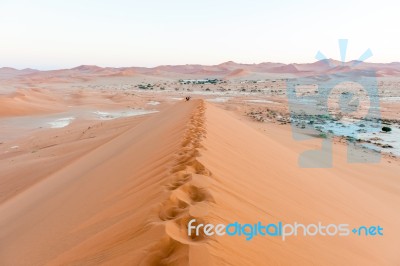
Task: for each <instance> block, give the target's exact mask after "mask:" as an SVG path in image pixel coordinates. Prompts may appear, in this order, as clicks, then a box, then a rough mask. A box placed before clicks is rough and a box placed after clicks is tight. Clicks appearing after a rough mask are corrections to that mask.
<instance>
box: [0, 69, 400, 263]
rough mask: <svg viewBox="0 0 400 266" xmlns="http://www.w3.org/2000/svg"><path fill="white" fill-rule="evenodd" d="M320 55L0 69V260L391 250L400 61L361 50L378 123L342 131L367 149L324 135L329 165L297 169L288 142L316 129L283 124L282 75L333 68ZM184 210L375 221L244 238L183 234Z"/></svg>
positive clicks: (231, 216)
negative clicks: (305, 59)
mask: <svg viewBox="0 0 400 266" xmlns="http://www.w3.org/2000/svg"><path fill="white" fill-rule="evenodd" d="M348 65H350V63H349V64H348ZM324 66H325V64H323V63H321V62H316V63H313V64H291V65H284V64H279V63H262V64H257V65H245V64H236V63H234V62H226V63H223V64H220V65H217V66H200V65H187V66H161V67H156V68H152V69H146V68H120V69H118V68H100V67H96V66H81V67H77V68H73V69H67V70H55V71H36V70H30V69H28V70H15V69H9V68H7V69H4V68H3V69H0V171H1V174H0V265H5V266H9V265H10V266H15V265H17V266H18V265H398V264H399V263H400V254H399V252H398V247H399V246H400V241H399V239H400V229H399V228H398V225H399V224H400V207H399V206H400V179H399V174H398V173H399V172H400V160H399V156H398V151H399V147H400V146H398V144H399V143H398V140H396V136H398V129H399V128H400V122H399V121H398V114H399V110H400V107H399V104H398V99H399V97H400V94H399V90H398V87H399V85H400V82H399V79H398V77H396V75H397V73H398V71H400V68H399V64H397V63H393V64H382V65H379V64H371V65H369V66H367V67H375V69H376V72H377V73H378V74H379V78H380V79H379V80H378V82H377V86H378V89H379V97H380V99H381V110H380V111H381V115H382V120H381V122H382V123H384V125H388V126H390V127H391V128H393V132H392V133H390V134H389V133H388V134H386V133H382V132H380V133H377V134H376V135H373V136H368V137H366V138H364V139H359V140H357V141H355V142H354V143H353V144H354V145H358V146H360V147H362V145H364V144H371V145H377V146H376V147H380V148H382V151H383V156H382V158H381V160H380V162H379V163H372V164H368V163H367V164H366V163H362V164H361V163H359V164H354V163H348V162H347V146H348V145H349V144H347V142H346V140H345V138H344V137H343V136H337V135H334V136H329V137H332V141H333V142H334V145H333V156H332V158H333V167H331V168H325V169H324V168H316V169H307V168H302V167H300V166H299V163H298V160H299V154H300V153H301V152H303V151H305V150H309V149H318V148H319V147H320V146H321V143H322V140H323V139H322V138H321V137H318V136H317V137H314V138H312V139H310V140H307V141H296V140H294V138H293V134H292V128H291V126H292V125H294V122H293V121H291V120H290V116H289V112H288V100H287V95H286V93H285V86H286V82H288V79H289V78H292V77H302V76H305V75H315V76H316V77H317V76H318V75H324V77H330V78H332V77H333V76H330V75H334V73H336V72H334V73H333V74H332V73H328V72H324V71H325V68H324ZM355 70H357V71H358V72H357V71H356V73H358V74H359V73H363V72H362V71H363V70H364V69H363V68H362V67H359V68H358V69H355ZM355 70H354V69H351V68H350V67H342V68H340V69H337V72H340V73H344V72H350V71H355ZM326 71H328V70H326ZM329 71H331V70H329ZM358 74H357V75H358ZM360 75H361V74H360ZM205 77H212V78H214V79H215V80H214V79H208V80H205V79H204V78H205ZM199 78H200V79H199ZM186 79H187V80H186ZM198 79H199V80H198ZM210 80H211V81H210ZM310 80H313V77H311V78H310ZM374 82H375V81H374V80H372V79H371V84H375V83H374ZM186 96H191V97H192V100H190V101H184V97H186ZM361 100H365V99H361ZM318 119H319V120H321V118H318ZM319 120H316V123H317V122H320V123H321V125H326V124H327V123H329V122H330V120H324V121H319ZM324 123H325V124H324ZM300 126H301V125H300ZM362 129H363V128H362ZM305 134H306V133H305ZM385 138H387V139H385ZM353 144H351V145H353ZM385 144H390V145H392V146H393V147H392V146H390V145H386V146H385ZM374 147H375V146H374ZM363 152H365V153H370V152H373V151H371V150H365V151H363ZM396 152H397V153H396ZM321 160H322V158H321ZM192 219H196V222H197V224H198V223H210V224H220V223H221V224H229V223H233V222H236V221H237V222H239V223H242V224H245V223H249V224H255V223H257V222H259V221H260V222H263V223H277V222H283V223H290V224H293V223H295V222H298V223H303V224H310V223H314V224H317V223H319V222H321V223H323V224H332V223H334V224H340V223H345V224H349V225H351V226H362V225H365V226H373V225H375V226H378V225H379V226H381V227H383V228H384V235H383V236H365V235H362V236H357V235H353V234H350V236H348V237H340V236H302V235H299V236H297V237H288V238H287V239H285V241H283V240H282V239H281V238H280V237H271V236H255V237H254V238H253V239H252V240H250V241H247V240H246V239H245V237H243V236H233V237H232V236H228V235H224V236H215V235H214V236H207V235H205V234H204V233H200V234H199V235H197V236H194V235H191V236H189V235H188V234H189V232H188V223H189V221H190V220H192ZM351 228H352V227H351Z"/></svg>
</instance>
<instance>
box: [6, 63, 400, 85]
mask: <svg viewBox="0 0 400 266" xmlns="http://www.w3.org/2000/svg"><path fill="white" fill-rule="evenodd" d="M365 70H372V71H375V72H376V76H382V77H388V76H399V75H400V63H397V62H394V63H387V64H382V63H363V62H357V61H350V62H346V63H342V62H339V61H336V60H332V59H325V60H321V61H317V62H314V63H309V64H307V63H305V64H282V63H270V62H266V63H260V64H239V63H235V62H232V61H229V62H225V63H222V64H219V65H214V66H205V65H176V66H173V65H165V66H158V67H154V68H144V67H124V68H112V67H105V68H102V67H98V66H90V65H82V66H79V67H75V68H72V69H62V70H51V71H38V70H32V69H24V70H16V69H12V68H0V79H2V78H3V79H5V78H19V79H25V80H26V82H36V83H37V82H40V81H41V80H46V81H47V82H54V83H57V82H61V83H62V82H71V81H73V80H74V79H77V80H90V79H95V78H98V77H129V76H136V75H141V76H144V77H145V76H152V77H160V78H162V77H165V78H174V77H175V78H176V77H178V78H220V79H237V78H238V77H240V78H243V79H246V78H249V79H252V78H253V77H257V78H262V77H263V76H264V77H265V78H267V77H269V76H270V75H271V74H273V75H275V76H276V77H279V76H281V77H307V76H315V75H334V74H338V73H348V72H354V73H356V74H357V75H359V76H363V75H364V73H367V72H364V71H365ZM368 73H369V75H370V72H368ZM368 73H367V74H368Z"/></svg>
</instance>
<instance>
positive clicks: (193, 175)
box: [144, 102, 214, 265]
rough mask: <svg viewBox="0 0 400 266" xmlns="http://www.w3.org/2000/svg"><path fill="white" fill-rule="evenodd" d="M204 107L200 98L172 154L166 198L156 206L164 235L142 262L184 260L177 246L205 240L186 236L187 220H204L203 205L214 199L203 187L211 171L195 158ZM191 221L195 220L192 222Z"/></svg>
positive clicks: (202, 130) (199, 140)
mask: <svg viewBox="0 0 400 266" xmlns="http://www.w3.org/2000/svg"><path fill="white" fill-rule="evenodd" d="M204 112H205V107H204V103H203V102H201V103H200V104H199V106H198V107H197V108H196V110H195V111H194V112H193V114H192V115H191V117H190V121H189V125H188V127H187V129H186V131H185V133H184V137H183V141H182V143H181V147H180V150H179V152H178V153H177V154H176V155H175V157H176V158H175V162H174V165H173V166H172V167H171V169H170V171H169V172H170V180H169V182H168V184H167V185H166V190H167V191H168V193H169V194H170V195H169V198H168V199H167V200H166V201H165V202H163V203H162V204H161V206H160V208H159V210H158V218H159V219H160V220H161V221H162V222H164V223H165V230H166V233H167V237H166V238H164V239H162V240H161V241H160V242H159V243H158V244H157V245H155V246H154V247H153V248H152V250H150V252H149V254H148V259H147V260H146V263H144V265H169V264H175V263H176V262H177V261H181V262H182V260H185V259H187V258H184V257H182V256H179V255H178V253H179V254H181V255H182V253H187V252H179V250H184V249H185V248H187V245H193V244H199V243H201V242H204V241H206V240H207V238H206V236H205V235H202V234H200V235H198V236H196V235H195V232H194V231H193V232H191V236H188V228H187V225H188V222H189V221H190V220H191V219H196V222H197V223H203V224H204V223H205V218H204V217H205V216H206V215H207V213H208V212H207V207H208V204H209V203H210V202H214V199H213V197H212V195H211V193H210V192H209V191H208V190H207V186H208V181H209V178H210V176H211V172H210V171H209V170H208V169H207V168H206V167H205V166H204V165H203V164H201V163H200V162H199V161H198V160H197V158H198V157H199V156H200V153H199V149H200V148H202V146H201V141H202V139H203V138H204V137H205V134H206V130H205V125H204V123H205V118H204ZM194 225H195V224H194Z"/></svg>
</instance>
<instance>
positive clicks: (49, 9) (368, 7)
mask: <svg viewBox="0 0 400 266" xmlns="http://www.w3.org/2000/svg"><path fill="white" fill-rule="evenodd" d="M399 10H400V2H399V1H387V0H381V1H370V0H366V1H351V0H347V1H346V0H336V1H320V0H318V1H314V0H304V1H294V0H281V1H279V0H278V1H274V0H271V1H267V0H246V1H244V0H243V1H242V0H238V1H236V0H201V1H191V0H146V1H143V0H142V1H136V0H130V1H128V0H68V1H65V0H63V1H61V0H35V1H31V0H28V1H23V0H0V67H5V66H6V67H14V68H18V69H22V68H35V69H43V70H47V69H60V68H72V67H75V66H78V65H83V64H86V65H98V66H102V67H106V66H108V67H127V66H144V67H153V66H157V65H180V64H205V65H214V64H219V63H222V62H226V61H235V62H238V63H261V62H282V63H306V62H314V61H316V59H315V55H316V53H317V52H318V51H321V52H322V53H323V54H324V55H326V56H327V57H328V58H334V59H337V60H339V59H340V53H339V47H338V39H348V40H349V41H348V51H347V57H346V61H350V60H353V59H357V58H359V56H360V55H361V54H362V53H364V51H365V50H367V49H368V48H369V49H371V51H372V53H373V56H372V57H371V58H370V59H369V60H367V61H369V62H382V63H384V62H394V61H400V51H399V47H400V28H399V27H398V25H399V22H398V19H399V18H398V12H399Z"/></svg>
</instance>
